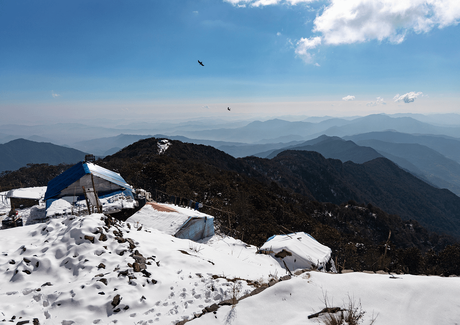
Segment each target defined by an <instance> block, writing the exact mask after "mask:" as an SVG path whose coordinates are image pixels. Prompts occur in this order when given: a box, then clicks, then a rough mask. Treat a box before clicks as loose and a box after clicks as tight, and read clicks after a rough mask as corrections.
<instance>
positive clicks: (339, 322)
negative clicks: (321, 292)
mask: <svg viewBox="0 0 460 325" xmlns="http://www.w3.org/2000/svg"><path fill="white" fill-rule="evenodd" d="M324 303H325V305H326V308H325V309H324V310H325V313H323V319H322V320H323V322H324V324H325V325H359V324H361V323H362V322H363V317H364V315H365V313H366V312H365V311H364V310H363V309H362V306H361V301H359V302H356V301H355V300H354V299H353V298H352V297H350V296H348V303H347V304H345V305H344V306H343V307H342V308H337V307H335V308H334V307H330V306H329V302H328V300H327V296H326V295H325V296H324ZM376 319H377V316H375V317H374V315H372V318H371V320H370V322H369V325H372V324H374V322H375V320H376Z"/></svg>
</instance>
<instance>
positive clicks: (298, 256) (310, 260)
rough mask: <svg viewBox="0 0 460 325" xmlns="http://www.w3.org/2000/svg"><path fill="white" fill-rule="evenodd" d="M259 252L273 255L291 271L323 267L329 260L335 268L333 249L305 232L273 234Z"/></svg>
mask: <svg viewBox="0 0 460 325" xmlns="http://www.w3.org/2000/svg"><path fill="white" fill-rule="evenodd" d="M259 253H262V254H267V255H271V256H272V257H273V258H275V259H276V261H277V262H278V263H279V264H280V265H281V266H282V267H284V268H287V269H288V270H290V271H293V270H297V269H312V268H318V269H323V268H325V267H326V264H327V263H328V262H330V263H331V268H332V269H333V270H335V267H334V265H333V261H332V260H331V254H332V250H331V249H330V248H329V247H327V246H325V245H322V244H320V243H319V242H318V241H317V240H316V239H314V238H313V237H312V236H311V235H309V234H307V233H305V232H297V233H292V234H288V235H276V236H272V237H270V238H269V239H268V240H267V241H266V242H265V244H263V245H262V247H261V248H260V249H259Z"/></svg>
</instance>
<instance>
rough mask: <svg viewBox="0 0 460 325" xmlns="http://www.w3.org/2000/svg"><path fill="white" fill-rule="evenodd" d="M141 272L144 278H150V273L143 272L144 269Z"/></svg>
mask: <svg viewBox="0 0 460 325" xmlns="http://www.w3.org/2000/svg"><path fill="white" fill-rule="evenodd" d="M141 272H142V273H143V274H144V276H146V277H147V278H150V276H151V275H152V273H150V272H149V271H147V270H145V269H144V270H142V271H141Z"/></svg>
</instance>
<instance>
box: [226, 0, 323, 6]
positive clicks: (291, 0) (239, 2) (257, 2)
mask: <svg viewBox="0 0 460 325" xmlns="http://www.w3.org/2000/svg"><path fill="white" fill-rule="evenodd" d="M224 1H225V2H229V3H231V4H232V5H234V6H238V7H246V5H247V4H248V5H250V6H251V7H261V6H270V5H277V4H288V5H296V4H299V3H311V2H315V1H318V0H224Z"/></svg>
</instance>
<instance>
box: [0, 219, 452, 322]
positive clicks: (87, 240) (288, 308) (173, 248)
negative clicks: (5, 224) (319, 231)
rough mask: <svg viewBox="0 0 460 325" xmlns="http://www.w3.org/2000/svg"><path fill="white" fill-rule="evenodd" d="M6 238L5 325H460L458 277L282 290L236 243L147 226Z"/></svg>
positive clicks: (274, 274)
mask: <svg viewBox="0 0 460 325" xmlns="http://www.w3.org/2000/svg"><path fill="white" fill-rule="evenodd" d="M139 228H140V227H139ZM0 235H1V237H0V238H1V239H0V240H1V246H0V322H2V321H4V322H8V321H10V320H12V319H13V320H14V321H13V323H14V324H16V323H18V322H20V321H26V320H29V321H30V324H32V320H33V319H34V318H36V319H38V321H39V322H40V324H176V323H178V322H180V321H183V320H187V319H188V320H190V322H188V323H187V324H191V325H199V324H201V325H217V324H261V325H262V324H320V323H321V319H322V318H321V317H319V318H312V319H308V316H309V315H311V314H314V313H316V312H319V311H321V310H322V309H323V308H324V307H325V300H326V301H328V304H329V305H330V306H331V307H336V306H337V307H343V306H344V305H347V304H348V301H349V299H351V300H353V301H354V302H355V304H356V305H359V303H360V304H361V306H362V310H363V311H365V312H366V313H365V315H364V319H363V324H366V323H369V321H370V320H371V319H372V318H373V317H374V318H375V317H377V318H376V321H375V324H404V325H407V324H418V325H420V324H452V325H454V324H460V299H459V297H460V278H458V277H450V278H443V277H436V276H434V277H428V276H413V275H396V276H390V275H388V274H366V273H347V274H332V273H324V272H316V271H307V272H304V273H300V272H298V273H299V274H298V275H294V276H293V277H292V278H291V279H287V278H284V280H283V281H280V282H277V283H276V281H275V280H279V279H280V278H281V277H284V276H286V274H287V273H286V271H285V270H284V269H283V268H282V267H281V266H280V264H279V263H278V262H277V261H276V260H275V259H273V257H271V256H269V255H263V254H256V252H257V248H256V247H254V246H250V245H247V244H245V243H243V242H241V241H239V240H235V239H233V238H230V237H222V236H219V235H215V236H213V237H211V238H206V239H205V240H202V241H201V242H193V241H190V240H184V239H178V238H175V237H172V236H170V235H168V234H165V233H163V232H161V231H159V230H155V229H151V228H148V227H147V226H145V225H144V226H143V227H142V229H141V230H138V228H136V227H135V224H131V223H121V222H117V223H115V224H110V222H108V221H107V219H106V218H105V216H104V215H102V214H92V215H90V216H85V217H75V216H63V217H60V218H54V219H51V220H49V221H48V222H46V223H38V224H32V225H28V226H24V227H19V228H13V229H6V230H1V231H0ZM268 283H270V284H271V286H270V287H266V289H265V290H263V291H262V289H258V291H261V292H260V293H258V294H255V295H253V296H249V297H247V298H245V299H242V300H240V301H239V302H238V303H236V304H233V305H222V306H220V307H219V308H218V309H217V310H215V312H213V311H212V310H213V308H211V309H210V310H211V311H210V312H207V313H204V314H203V309H205V308H208V310H209V308H210V307H211V306H213V305H214V304H219V303H220V302H222V301H225V300H231V299H232V298H233V297H236V298H241V297H243V296H244V295H247V294H249V293H251V292H252V291H253V290H255V289H257V288H259V287H261V286H262V287H263V286H266V285H267V284H268ZM215 307H216V306H214V308H215ZM195 315H196V316H198V315H199V316H200V317H199V318H195V319H193V318H194V317H195ZM192 319H193V320H192Z"/></svg>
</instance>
